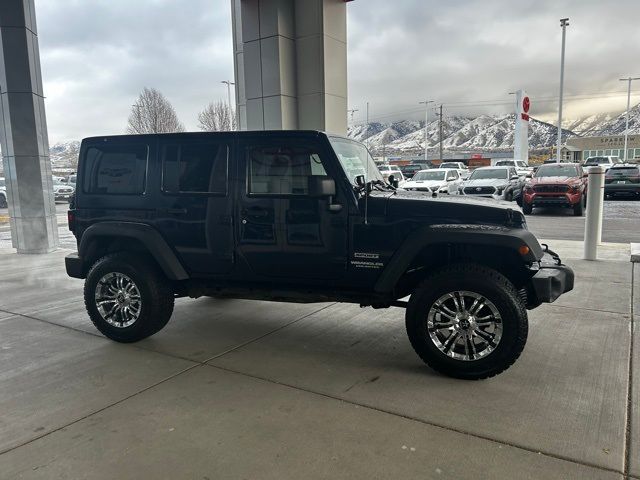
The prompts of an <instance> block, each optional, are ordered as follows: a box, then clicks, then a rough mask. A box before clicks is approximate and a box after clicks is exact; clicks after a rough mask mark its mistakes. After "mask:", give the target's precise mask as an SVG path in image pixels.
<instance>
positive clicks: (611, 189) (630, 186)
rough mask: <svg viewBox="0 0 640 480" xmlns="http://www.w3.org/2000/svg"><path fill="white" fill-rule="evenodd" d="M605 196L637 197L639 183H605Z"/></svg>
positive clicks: (639, 191)
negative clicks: (622, 195) (623, 195)
mask: <svg viewBox="0 0 640 480" xmlns="http://www.w3.org/2000/svg"><path fill="white" fill-rule="evenodd" d="M604 193H605V194H609V195H610V194H616V193H620V194H627V195H639V194H640V183H605V185H604Z"/></svg>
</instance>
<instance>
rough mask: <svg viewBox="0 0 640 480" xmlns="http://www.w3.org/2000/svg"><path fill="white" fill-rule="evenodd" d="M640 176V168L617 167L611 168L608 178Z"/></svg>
mask: <svg viewBox="0 0 640 480" xmlns="http://www.w3.org/2000/svg"><path fill="white" fill-rule="evenodd" d="M639 175H640V167H617V168H610V169H609V171H608V172H607V177H627V176H630V177H637V176H639Z"/></svg>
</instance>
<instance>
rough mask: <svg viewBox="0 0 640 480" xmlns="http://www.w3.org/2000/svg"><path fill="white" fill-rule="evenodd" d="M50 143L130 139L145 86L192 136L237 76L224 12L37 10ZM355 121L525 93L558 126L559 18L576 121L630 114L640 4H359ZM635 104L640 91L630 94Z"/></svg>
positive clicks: (216, 6) (466, 109)
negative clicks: (131, 119) (564, 25)
mask: <svg viewBox="0 0 640 480" xmlns="http://www.w3.org/2000/svg"><path fill="white" fill-rule="evenodd" d="M36 8H37V16H38V28H39V40H40V51H41V56H42V73H43V78H44V83H45V95H46V96H47V103H46V107H47V115H48V124H49V135H50V139H51V143H52V144H54V143H56V142H59V141H64V140H73V139H80V138H82V137H85V136H89V135H94V134H107V133H122V132H123V131H124V128H125V125H126V121H127V115H128V113H129V110H130V108H131V104H133V103H134V102H135V99H136V97H137V95H138V93H139V92H140V90H141V89H142V88H143V87H144V86H150V87H156V88H158V89H159V90H160V91H162V92H163V93H164V94H165V95H166V96H167V97H168V98H169V100H170V101H171V102H172V103H173V104H174V106H175V108H176V110H177V112H178V115H179V117H180V119H181V120H182V121H183V122H184V124H185V125H186V127H187V129H188V130H194V129H196V125H197V120H196V118H197V113H198V111H199V110H200V109H202V107H203V106H204V105H205V104H206V103H208V102H209V101H211V100H225V99H226V95H227V91H226V86H225V85H223V84H221V83H220V82H221V80H226V79H232V78H233V56H232V50H231V20H230V19H231V13H230V2H229V0H189V1H184V0H36ZM348 9H349V14H348V32H349V47H348V48H349V50H348V62H349V104H350V108H357V109H359V110H360V111H359V112H357V113H356V115H355V117H354V119H355V121H356V122H358V121H362V120H363V119H364V110H365V102H366V101H369V102H370V118H371V119H372V120H379V121H388V120H395V119H398V118H404V117H411V118H417V117H418V116H420V115H421V114H420V112H419V106H418V105H417V102H418V101H419V100H422V99H425V98H427V99H429V100H436V101H438V102H442V103H444V104H445V107H444V108H445V112H446V113H447V114H451V115H455V114H477V113H481V112H486V113H502V112H506V111H508V110H509V109H510V105H509V102H510V101H511V98H512V97H510V96H509V92H511V91H513V90H516V89H518V88H525V89H526V90H527V91H528V93H529V94H530V96H531V97H532V113H533V115H534V116H536V117H540V118H546V119H552V118H553V117H554V115H556V109H557V96H558V84H559V80H558V77H559V62H560V40H561V29H560V27H559V19H560V18H562V17H570V19H571V20H570V26H569V27H568V30H567V62H566V75H565V95H567V103H566V105H565V108H566V111H567V115H568V116H581V115H585V114H590V113H597V112H601V111H621V110H623V109H624V107H625V102H626V95H625V94H624V93H621V92H623V91H624V90H625V88H626V86H625V85H623V83H622V82H619V81H618V78H620V77H621V76H626V75H629V74H632V75H635V76H640V28H638V25H639V21H640V2H639V1H637V0H611V1H609V2H603V1H601V0H517V1H514V0H478V1H469V0H452V1H450V2H446V5H445V2H442V1H438V0H396V1H393V2H390V1H388V0H355V1H354V2H351V3H350V4H349V6H348ZM634 90H636V91H637V92H638V93H639V94H638V95H634V98H633V99H632V100H635V102H636V103H637V102H639V101H640V81H639V82H638V83H637V84H636V86H635V87H634Z"/></svg>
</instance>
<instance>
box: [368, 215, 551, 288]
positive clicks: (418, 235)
mask: <svg viewBox="0 0 640 480" xmlns="http://www.w3.org/2000/svg"><path fill="white" fill-rule="evenodd" d="M454 243H455V244H468V245H482V246H491V247H503V248H505V249H508V250H511V251H514V252H516V253H518V256H520V257H521V258H522V260H523V262H526V263H529V262H531V263H533V262H536V261H538V260H540V259H541V258H542V256H543V255H544V251H543V250H542V247H541V246H540V243H539V242H538V239H537V238H536V237H535V236H534V235H533V234H532V233H531V232H530V231H529V230H526V229H524V228H508V227H500V226H494V225H458V224H445V225H430V226H428V227H422V228H419V229H417V230H415V231H414V232H413V233H411V234H410V235H409V236H408V237H407V238H406V239H405V241H404V242H403V243H402V245H401V246H400V248H398V250H397V251H396V252H395V253H394V254H393V256H392V257H391V260H390V261H389V263H387V265H386V267H385V268H384V270H383V272H382V274H381V275H380V277H379V278H378V280H377V281H376V284H375V286H374V290H375V291H376V292H378V293H389V292H391V291H393V289H394V287H395V285H396V283H397V282H398V280H399V279H400V277H401V276H402V275H403V274H404V272H406V271H407V269H408V268H409V265H411V262H412V261H413V259H414V258H415V257H416V255H418V253H420V251H421V250H422V249H424V248H425V247H429V246H430V245H436V244H454ZM523 245H526V246H528V247H529V253H527V254H526V255H521V254H520V253H519V252H518V249H519V248H520V247H521V246H523Z"/></svg>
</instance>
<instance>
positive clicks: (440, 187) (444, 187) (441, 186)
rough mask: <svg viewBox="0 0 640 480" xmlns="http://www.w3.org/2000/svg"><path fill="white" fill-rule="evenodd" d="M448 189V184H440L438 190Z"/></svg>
mask: <svg viewBox="0 0 640 480" xmlns="http://www.w3.org/2000/svg"><path fill="white" fill-rule="evenodd" d="M446 190H447V184H444V185H440V186H439V187H438V191H439V192H445V191H446Z"/></svg>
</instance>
